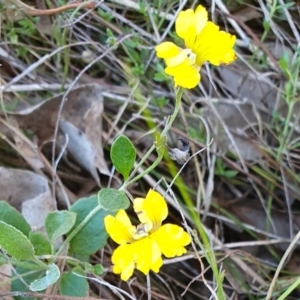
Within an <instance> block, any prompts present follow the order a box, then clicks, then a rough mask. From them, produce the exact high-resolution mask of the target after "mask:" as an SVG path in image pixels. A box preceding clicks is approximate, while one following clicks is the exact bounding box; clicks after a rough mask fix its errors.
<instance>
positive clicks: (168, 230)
mask: <svg viewBox="0 0 300 300" xmlns="http://www.w3.org/2000/svg"><path fill="white" fill-rule="evenodd" d="M149 238H150V239H151V240H153V241H155V242H156V243H157V244H158V246H159V248H160V250H161V252H162V253H163V254H164V255H165V256H166V257H169V258H170V257H174V256H180V255H182V254H184V253H186V249H185V248H184V246H187V245H188V244H190V242H191V237H190V236H189V235H188V233H187V232H185V231H184V230H183V228H182V227H180V226H177V225H173V224H165V225H163V226H162V227H160V228H159V229H158V230H157V231H156V232H154V233H152V234H151V235H150V236H149Z"/></svg>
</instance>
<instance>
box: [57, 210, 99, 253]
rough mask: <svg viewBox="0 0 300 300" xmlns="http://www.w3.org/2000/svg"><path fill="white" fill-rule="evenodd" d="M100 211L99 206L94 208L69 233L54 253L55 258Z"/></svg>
mask: <svg viewBox="0 0 300 300" xmlns="http://www.w3.org/2000/svg"><path fill="white" fill-rule="evenodd" d="M100 209H101V206H100V205H98V206H96V207H95V208H94V209H93V210H92V211H91V212H90V213H89V214H88V215H87V216H86V217H85V218H84V220H83V221H82V222H81V223H80V224H79V225H78V226H77V227H76V228H75V229H74V230H73V231H72V232H71V234H70V235H69V236H68V237H67V238H66V239H65V241H64V242H63V243H62V245H61V246H60V248H59V250H58V251H57V253H56V256H58V255H60V254H61V253H62V252H63V250H64V249H65V247H66V246H67V245H68V244H69V243H70V241H71V240H72V238H73V237H74V236H75V235H76V234H77V233H78V232H79V231H80V230H81V229H82V228H83V227H84V226H85V225H86V224H87V223H88V222H89V220H90V219H91V218H92V217H93V216H94V215H95V214H96V213H97V212H98V211H99V210H100Z"/></svg>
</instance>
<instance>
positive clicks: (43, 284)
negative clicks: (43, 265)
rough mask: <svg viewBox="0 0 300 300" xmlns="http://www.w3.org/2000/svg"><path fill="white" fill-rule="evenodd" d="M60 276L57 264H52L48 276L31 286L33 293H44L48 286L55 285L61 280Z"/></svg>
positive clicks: (37, 280)
mask: <svg viewBox="0 0 300 300" xmlns="http://www.w3.org/2000/svg"><path fill="white" fill-rule="evenodd" d="M59 276H60V271H59V268H58V267H57V266H56V265H55V264H52V265H51V266H50V267H49V269H48V270H47V271H46V276H45V277H42V278H40V279H36V280H34V281H33V282H32V283H31V284H30V285H29V288H30V290H31V291H33V292H38V291H43V290H45V289H46V288H47V287H48V286H50V285H52V284H53V283H55V282H56V281H57V280H58V279H59Z"/></svg>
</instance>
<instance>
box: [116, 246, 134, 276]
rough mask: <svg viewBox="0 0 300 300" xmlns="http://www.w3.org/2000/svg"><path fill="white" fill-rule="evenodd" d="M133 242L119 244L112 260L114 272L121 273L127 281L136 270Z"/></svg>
mask: <svg viewBox="0 0 300 300" xmlns="http://www.w3.org/2000/svg"><path fill="white" fill-rule="evenodd" d="M132 250H133V248H132V246H131V244H124V245H121V246H119V247H118V248H117V249H116V250H115V251H114V253H113V255H112V257H111V260H112V263H113V264H114V266H113V272H114V273H115V274H121V279H122V280H124V281H127V280H128V279H129V278H130V277H131V276H132V274H133V271H134V266H135V263H134V259H133V257H134V254H133V251H132Z"/></svg>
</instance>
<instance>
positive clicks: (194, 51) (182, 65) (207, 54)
mask: <svg viewBox="0 0 300 300" xmlns="http://www.w3.org/2000/svg"><path fill="white" fill-rule="evenodd" d="M207 19H208V17H207V11H206V9H205V8H204V7H203V6H201V5H199V6H198V7H197V9H196V10H195V11H193V10H192V9H188V10H185V11H182V12H180V13H179V15H178V17H177V19H176V23H175V29H176V33H177V35H178V36H179V37H181V38H182V39H183V40H184V43H185V47H186V48H185V49H181V48H179V47H177V46H176V45H175V44H173V43H172V42H163V43H161V44H159V45H158V46H156V48H155V50H156V55H157V56H158V57H160V58H163V59H164V60H165V63H166V65H167V67H166V69H165V72H166V73H167V74H168V75H171V76H173V77H174V81H175V86H181V87H184V88H187V89H191V88H194V87H195V86H197V84H198V83H199V82H200V73H199V71H200V68H201V66H202V64H203V63H204V62H207V61H208V62H210V63H211V64H212V65H215V66H219V65H221V64H229V63H231V62H233V61H234V60H235V59H236V55H235V52H234V50H233V49H232V48H233V46H234V44H235V40H236V37H235V36H234V35H231V34H229V33H227V32H225V31H220V30H219V26H217V25H215V24H214V23H212V22H210V21H208V20H207Z"/></svg>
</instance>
